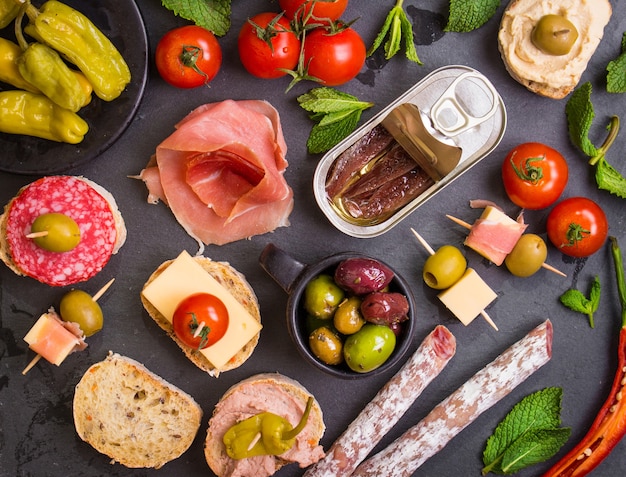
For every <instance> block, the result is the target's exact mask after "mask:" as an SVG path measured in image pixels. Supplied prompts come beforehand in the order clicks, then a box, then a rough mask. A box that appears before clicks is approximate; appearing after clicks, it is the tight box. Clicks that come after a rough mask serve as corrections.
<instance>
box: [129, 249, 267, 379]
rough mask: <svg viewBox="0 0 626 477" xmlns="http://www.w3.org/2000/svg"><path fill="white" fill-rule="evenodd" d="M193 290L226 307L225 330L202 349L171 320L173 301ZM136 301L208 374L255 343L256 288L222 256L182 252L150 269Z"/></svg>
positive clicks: (228, 366) (235, 361)
mask: <svg viewBox="0 0 626 477" xmlns="http://www.w3.org/2000/svg"><path fill="white" fill-rule="evenodd" d="M195 293H208V294H212V295H214V296H216V297H218V298H219V299H220V300H221V301H222V302H223V303H224V305H225V306H226V308H227V310H228V319H229V322H228V328H227V330H226V334H225V335H224V336H223V337H222V338H220V339H219V341H217V342H216V343H214V344H212V345H210V346H208V347H206V348H204V349H198V348H192V347H190V346H188V345H187V344H185V342H184V341H183V340H181V339H180V338H179V336H178V335H177V334H176V332H175V330H174V326H173V322H172V319H173V315H174V312H175V310H176V307H177V306H178V304H180V302H181V301H182V300H183V299H185V298H187V297H189V296H190V295H192V294H195ZM141 301H142V304H143V306H144V308H145V309H146V311H147V312H148V314H149V315H150V317H151V318H152V319H153V320H154V321H155V322H156V323H157V324H158V325H159V326H160V327H161V328H162V329H163V330H164V331H165V332H166V333H167V334H168V335H169V336H170V337H171V338H172V340H174V341H175V342H176V344H178V346H179V347H180V348H181V350H182V351H183V353H184V354H185V355H186V356H187V358H189V359H190V360H191V361H192V362H193V363H194V364H195V365H196V366H198V367H199V368H200V369H202V370H204V371H206V372H207V373H209V374H210V375H211V376H214V377H218V376H219V374H220V373H221V372H224V371H229V370H232V369H235V368H238V367H239V366H241V365H242V364H243V363H244V362H245V361H246V360H247V359H248V358H249V357H250V356H251V355H252V352H253V351H254V349H255V348H256V345H257V344H258V341H259V337H260V332H261V328H262V326H261V313H260V309H259V303H258V300H257V297H256V294H255V293H254V290H253V289H252V287H251V286H250V284H249V283H248V281H247V280H246V278H245V277H244V275H243V274H241V273H240V272H239V271H237V270H236V269H235V268H233V267H232V266H231V265H230V264H228V263H227V262H218V261H214V260H211V259H210V258H207V257H204V256H194V257H192V256H191V255H189V254H188V253H187V252H182V253H181V254H180V255H179V256H178V257H177V258H176V259H174V260H167V261H165V262H164V263H163V264H161V265H160V266H159V267H158V268H157V269H156V270H155V271H154V272H153V273H152V275H151V276H150V277H149V278H148V280H147V282H146V283H145V285H144V287H143V290H142V292H141Z"/></svg>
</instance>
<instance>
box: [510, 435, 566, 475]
mask: <svg viewBox="0 0 626 477" xmlns="http://www.w3.org/2000/svg"><path fill="white" fill-rule="evenodd" d="M570 434H571V429H570V428H568V427H560V428H558V429H538V430H534V431H530V432H528V433H527V434H524V435H523V436H522V437H520V438H519V439H517V440H516V441H515V442H514V443H513V444H512V445H511V447H509V448H508V449H507V450H506V451H505V453H504V455H503V456H502V466H501V470H502V474H514V473H516V472H518V471H520V470H522V469H524V468H526V467H528V466H531V465H535V464H538V463H540V462H544V461H546V460H548V459H549V458H550V457H552V456H553V455H554V454H556V453H557V452H558V451H559V449H560V448H561V447H563V445H564V444H565V443H566V442H567V440H568V439H569V436H570ZM498 473H499V472H498Z"/></svg>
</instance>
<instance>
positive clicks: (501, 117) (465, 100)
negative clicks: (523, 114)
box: [314, 66, 506, 237]
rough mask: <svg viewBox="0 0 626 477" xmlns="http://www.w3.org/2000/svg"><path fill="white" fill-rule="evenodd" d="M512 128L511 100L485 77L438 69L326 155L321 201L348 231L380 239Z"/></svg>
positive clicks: (317, 181)
mask: <svg viewBox="0 0 626 477" xmlns="http://www.w3.org/2000/svg"><path fill="white" fill-rule="evenodd" d="M505 128H506V111H505V108H504V103H503V102H502V98H501V97H500V95H499V94H498V92H497V91H496V90H495V88H494V87H493V86H492V84H491V83H490V82H489V80H487V78H486V77H485V76H483V75H482V74H480V73H479V72H478V71H476V70H474V69H472V68H468V67H466V66H449V67H445V68H441V69H438V70H436V71H434V72H433V73H431V74H430V75H428V76H427V77H426V78H424V79H423V80H422V81H420V82H419V83H417V84H416V85H415V86H413V87H412V88H411V89H409V90H408V91H407V92H406V93H405V94H403V95H402V96H400V97H399V98H398V99H397V100H396V101H394V102H393V103H392V104H390V105H389V106H387V107H386V108H385V109H384V110H382V111H381V112H380V113H379V114H377V115H376V116H375V117H373V118H372V119H371V120H370V121H368V122H367V123H366V124H364V125H363V126H362V127H361V128H359V129H358V130H356V131H355V132H354V133H353V134H351V135H350V136H349V137H347V138H346V139H345V140H343V141H342V142H341V143H340V144H338V145H337V146H335V147H334V148H333V149H331V150H330V151H329V152H328V153H327V154H326V155H325V156H324V157H323V158H322V160H321V161H320V163H319V164H318V166H317V168H316V170H315V176H314V193H315V198H316V201H317V203H318V205H319V206H320V208H321V209H322V211H323V212H324V214H325V215H326V217H327V218H328V219H329V220H330V222H331V223H332V224H333V225H334V226H335V227H337V228H338V229H339V230H341V231H342V232H344V233H346V234H348V235H351V236H353V237H375V236H377V235H381V234H383V233H385V232H386V231H388V230H389V229H390V228H392V227H393V226H394V225H396V224H397V223H398V222H400V221H401V220H402V219H403V218H405V217H406V216H407V215H408V214H409V213H411V212H413V211H414V210H415V209H416V208H417V207H419V206H420V205H421V204H423V203H424V202H425V201H426V200H428V199H429V198H431V197H432V196H433V195H435V194H436V193H437V192H439V191H440V190H441V189H443V188H444V187H445V186H446V185H448V184H449V183H451V182H452V181H453V180H455V179H456V178H457V177H459V176H460V175H461V174H462V173H463V172H465V171H467V170H468V169H469V168H470V167H472V166H473V165H475V164H476V163H478V162H479V161H480V160H481V159H483V158H484V157H485V156H487V155H488V154H489V153H490V152H491V151H492V150H493V149H494V148H495V147H496V146H497V145H498V143H499V142H500V140H501V139H502V136H503V135H504V130H505Z"/></svg>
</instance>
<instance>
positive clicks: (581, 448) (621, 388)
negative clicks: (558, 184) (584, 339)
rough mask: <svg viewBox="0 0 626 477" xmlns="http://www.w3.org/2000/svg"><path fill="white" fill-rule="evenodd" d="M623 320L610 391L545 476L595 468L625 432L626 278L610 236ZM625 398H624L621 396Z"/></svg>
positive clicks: (574, 476) (578, 475) (578, 476)
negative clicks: (577, 439) (581, 433)
mask: <svg viewBox="0 0 626 477" xmlns="http://www.w3.org/2000/svg"><path fill="white" fill-rule="evenodd" d="M610 240H611V252H612V254H613V261H614V263H615V275H616V277H617V288H618V292H619V298H620V302H621V306H622V323H621V329H620V333H619V344H618V349H617V371H616V373H615V379H614V380H613V386H612V387H611V392H610V393H609V396H608V397H607V399H606V401H605V402H604V405H603V406H602V408H601V409H600V412H598V415H597V416H596V418H595V420H594V421H593V424H592V425H591V428H590V429H589V431H588V432H587V434H586V435H585V437H583V439H582V440H581V441H580V442H579V443H578V444H577V445H576V447H574V448H573V449H572V450H571V451H570V452H569V453H567V454H566V455H565V456H564V457H563V458H562V459H561V460H560V461H558V462H557V463H556V464H555V465H553V466H552V468H551V469H550V470H548V471H547V472H546V473H545V474H543V477H582V476H584V475H587V474H588V473H589V472H591V471H592V470H593V469H595V468H596V467H597V466H598V465H599V464H600V462H602V460H603V459H604V458H605V457H606V456H607V455H609V453H610V452H611V451H612V450H613V448H614V447H615V446H616V445H617V443H618V442H619V441H620V440H621V439H622V437H624V435H625V434H626V281H625V280H624V264H623V261H622V253H621V251H620V249H619V245H618V244H617V239H616V238H615V237H611V238H610ZM622 397H623V399H622Z"/></svg>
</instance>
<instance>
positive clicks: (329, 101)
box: [297, 86, 374, 154]
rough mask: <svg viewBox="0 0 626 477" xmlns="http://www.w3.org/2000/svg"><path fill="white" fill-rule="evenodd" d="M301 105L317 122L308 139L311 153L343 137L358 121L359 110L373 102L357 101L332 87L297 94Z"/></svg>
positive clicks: (322, 150)
mask: <svg viewBox="0 0 626 477" xmlns="http://www.w3.org/2000/svg"><path fill="white" fill-rule="evenodd" d="M297 100H298V103H299V104H300V107H302V109H304V110H305V111H308V112H310V113H313V114H311V115H310V116H309V117H310V118H311V119H312V120H313V121H314V122H316V123H317V124H315V126H313V128H312V129H311V133H310V134H309V138H308V140H307V149H308V151H309V153H311V154H318V153H321V152H326V151H328V150H329V149H331V148H332V147H333V146H335V145H337V144H338V143H339V142H341V141H342V140H343V139H344V138H346V137H347V136H348V135H349V134H350V133H351V132H352V131H354V129H355V128H356V126H357V124H358V123H359V119H361V113H362V112H363V111H364V110H365V109H368V108H371V107H372V106H374V103H368V102H365V101H359V99H358V98H357V97H356V96H352V95H351V94H348V93H344V92H342V91H338V90H336V89H334V88H328V87H325V86H323V87H319V88H314V89H312V90H311V91H309V92H308V93H305V94H303V95H300V96H298V98H297Z"/></svg>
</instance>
